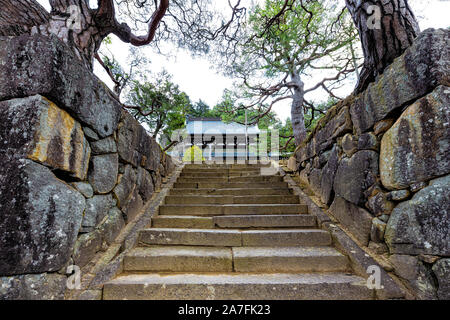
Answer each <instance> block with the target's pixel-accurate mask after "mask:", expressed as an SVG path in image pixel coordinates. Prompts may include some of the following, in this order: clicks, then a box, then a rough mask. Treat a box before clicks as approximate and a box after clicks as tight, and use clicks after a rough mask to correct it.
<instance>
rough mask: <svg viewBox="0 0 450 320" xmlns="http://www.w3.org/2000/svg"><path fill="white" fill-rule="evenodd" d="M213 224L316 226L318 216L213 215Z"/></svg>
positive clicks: (224, 225) (226, 226)
mask: <svg viewBox="0 0 450 320" xmlns="http://www.w3.org/2000/svg"><path fill="white" fill-rule="evenodd" d="M211 219H212V224H213V225H215V226H216V227H218V228H283V227H292V228H295V227H299V228H300V227H309V228H311V227H316V226H317V222H316V216H314V215H308V214H295V215H281V214H280V215H264V216H263V215H244V216H239V215H230V216H216V217H212V218H211Z"/></svg>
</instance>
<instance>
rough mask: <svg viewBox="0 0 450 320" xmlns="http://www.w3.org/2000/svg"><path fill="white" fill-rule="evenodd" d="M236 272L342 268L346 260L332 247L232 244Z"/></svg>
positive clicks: (335, 269)
mask: <svg viewBox="0 0 450 320" xmlns="http://www.w3.org/2000/svg"><path fill="white" fill-rule="evenodd" d="M232 251H233V265H234V271H236V272H338V271H341V272H344V271H347V270H349V261H348V259H347V257H346V256H344V255H342V254H341V253H340V252H338V251H337V250H336V249H334V248H332V247H235V248H232Z"/></svg>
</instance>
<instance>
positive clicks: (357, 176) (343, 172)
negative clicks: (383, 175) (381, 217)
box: [334, 150, 378, 206]
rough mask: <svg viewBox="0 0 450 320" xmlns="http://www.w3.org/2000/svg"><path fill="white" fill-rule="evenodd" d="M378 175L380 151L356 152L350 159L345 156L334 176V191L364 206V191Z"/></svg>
mask: <svg viewBox="0 0 450 320" xmlns="http://www.w3.org/2000/svg"><path fill="white" fill-rule="evenodd" d="M377 175H378V153H376V152H375V151H370V150H362V151H358V152H356V153H355V154H354V155H353V156H352V157H351V158H350V159H349V158H344V159H342V160H341V162H340V163H339V167H338V169H337V171H336V175H335V177H334V191H335V193H336V195H337V196H340V197H342V198H344V199H346V200H347V201H349V202H351V203H353V204H355V205H359V206H363V205H364V203H365V197H364V192H365V191H366V190H367V189H368V188H369V187H370V186H372V185H373V184H374V182H375V180H374V177H375V176H377Z"/></svg>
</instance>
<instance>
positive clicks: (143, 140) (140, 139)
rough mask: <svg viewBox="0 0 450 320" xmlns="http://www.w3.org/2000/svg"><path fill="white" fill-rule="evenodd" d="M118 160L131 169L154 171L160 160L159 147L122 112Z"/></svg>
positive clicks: (136, 123) (133, 120) (137, 123)
mask: <svg viewBox="0 0 450 320" xmlns="http://www.w3.org/2000/svg"><path fill="white" fill-rule="evenodd" d="M117 140H118V141H117V149H118V152H119V156H120V159H121V160H122V161H124V162H127V163H130V164H132V165H133V167H138V166H142V167H144V168H146V169H147V170H151V171H156V170H158V168H159V164H160V160H161V153H162V150H161V147H160V146H159V144H158V143H157V142H156V141H155V139H153V138H152V137H151V136H150V135H149V134H148V133H147V132H146V131H145V129H144V127H142V126H141V125H140V124H139V122H137V121H136V120H135V119H134V118H133V116H132V115H131V114H129V113H128V112H126V111H122V117H121V121H120V124H119V131H118V137H117Z"/></svg>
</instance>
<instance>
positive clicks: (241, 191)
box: [169, 186, 292, 196]
mask: <svg viewBox="0 0 450 320" xmlns="http://www.w3.org/2000/svg"><path fill="white" fill-rule="evenodd" d="M169 194H170V195H232V196H239V195H240V196H244V195H255V196H256V195H291V194H292V190H291V189H288V188H271V187H267V186H266V188H251V189H249V188H225V189H214V188H202V189H197V188H178V189H172V190H170V192H169Z"/></svg>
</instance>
